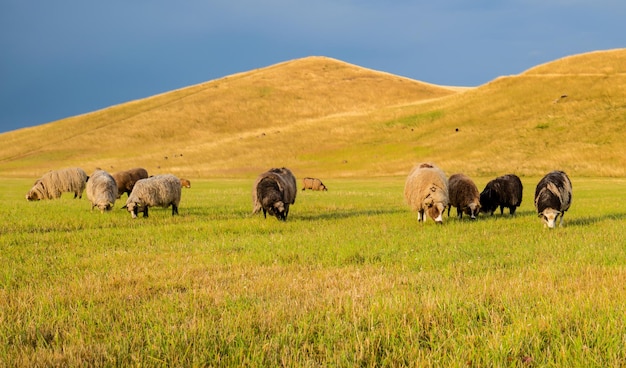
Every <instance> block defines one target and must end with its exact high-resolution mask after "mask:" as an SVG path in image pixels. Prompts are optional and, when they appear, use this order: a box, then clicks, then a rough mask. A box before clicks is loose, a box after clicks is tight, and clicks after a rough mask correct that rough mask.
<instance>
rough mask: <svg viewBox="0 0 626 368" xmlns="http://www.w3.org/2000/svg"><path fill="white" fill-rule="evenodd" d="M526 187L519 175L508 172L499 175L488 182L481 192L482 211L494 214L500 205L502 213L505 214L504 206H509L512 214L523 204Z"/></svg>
mask: <svg viewBox="0 0 626 368" xmlns="http://www.w3.org/2000/svg"><path fill="white" fill-rule="evenodd" d="M523 190H524V187H523V185H522V181H521V180H520V178H519V177H518V176H517V175H514V174H507V175H502V176H499V177H497V178H495V179H493V180H491V181H490V182H488V183H487V185H486V186H485V189H483V191H482V192H481V193H480V207H481V208H480V211H481V212H484V213H489V214H490V215H493V213H494V212H495V210H496V209H497V208H498V206H499V207H500V214H501V215H503V214H504V208H505V207H508V208H509V213H510V214H511V215H514V214H515V210H516V209H517V207H519V206H520V205H521V204H522V191H523Z"/></svg>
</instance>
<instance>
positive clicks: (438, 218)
mask: <svg viewBox="0 0 626 368" xmlns="http://www.w3.org/2000/svg"><path fill="white" fill-rule="evenodd" d="M522 190H523V186H522V181H521V180H520V178H519V177H517V176H516V175H514V174H507V175H503V176H499V177H497V178H495V179H493V180H491V181H489V182H488V183H487V185H486V186H485V189H484V190H483V191H482V192H481V193H480V194H479V192H478V188H477V187H476V184H474V182H473V181H472V180H471V179H470V178H469V177H468V176H467V175H464V174H454V175H452V176H450V178H447V177H446V175H445V174H444V172H443V171H442V170H441V169H440V168H438V167H437V166H435V165H434V164H432V163H421V164H418V165H417V166H415V167H414V168H413V170H411V172H410V173H409V176H408V178H407V180H406V183H405V185H404V198H405V199H406V201H407V203H408V204H409V206H410V207H411V209H412V210H413V211H417V221H419V222H421V221H425V220H426V215H428V216H429V217H430V218H432V219H433V220H434V221H435V222H436V223H439V224H441V223H443V213H444V210H445V209H446V208H447V209H448V216H449V215H450V209H451V208H452V207H456V209H457V216H458V217H459V218H461V217H462V216H463V213H465V214H467V215H469V216H470V217H471V218H472V219H475V218H476V216H478V213H479V212H484V213H488V214H490V215H493V213H494V212H495V210H496V209H497V208H498V207H499V208H500V213H501V214H503V213H504V209H505V208H508V209H509V212H510V214H511V215H513V214H515V210H516V209H517V207H519V206H520V204H521V203H522ZM534 202H535V208H536V209H537V214H538V215H539V217H540V218H541V219H542V221H543V222H544V224H545V226H547V227H549V228H554V227H555V225H556V223H557V220H558V219H559V217H560V219H561V220H560V223H559V225H562V224H563V215H565V212H566V211H567V210H569V207H570V205H571V203H572V183H571V181H570V179H569V177H568V176H567V174H566V173H564V172H563V171H551V172H550V173H548V174H546V175H545V176H544V177H543V178H542V179H541V180H540V181H539V183H538V184H537V187H536V188H535V201H534Z"/></svg>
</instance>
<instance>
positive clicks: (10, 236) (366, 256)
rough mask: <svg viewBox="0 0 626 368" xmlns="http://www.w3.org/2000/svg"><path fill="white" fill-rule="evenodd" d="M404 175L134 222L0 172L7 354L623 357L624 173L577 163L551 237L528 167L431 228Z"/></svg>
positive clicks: (206, 359) (411, 361)
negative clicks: (44, 197) (567, 204)
mask: <svg viewBox="0 0 626 368" xmlns="http://www.w3.org/2000/svg"><path fill="white" fill-rule="evenodd" d="M296 175H297V172H296ZM404 179H405V177H404V176H390V177H380V178H368V179H358V178H337V179H334V180H333V179H327V180H324V182H325V184H326V185H327V186H328V187H329V191H328V192H310V191H306V192H299V193H298V197H297V199H296V204H295V205H293V207H292V209H291V212H290V214H289V218H288V220H287V222H285V223H283V222H279V221H277V220H276V219H275V218H268V219H263V216H262V215H258V216H250V212H251V195H250V190H251V185H252V181H253V180H248V179H242V178H239V179H216V180H208V179H205V180H195V181H192V188H191V189H186V188H184V189H183V199H182V201H181V205H180V215H179V216H175V217H172V216H171V210H170V209H154V210H151V211H150V217H149V218H141V217H140V218H138V219H136V220H132V219H131V217H130V215H129V214H128V213H127V212H125V211H124V210H121V209H120V207H121V206H122V205H123V203H124V201H125V198H126V196H125V195H124V196H123V197H122V200H120V201H118V202H117V203H116V209H115V210H114V211H112V212H109V213H104V214H101V213H100V212H98V211H93V212H92V211H90V205H89V203H88V201H87V199H86V198H83V199H80V200H78V199H76V200H74V199H72V198H71V195H70V194H64V196H63V197H62V198H61V199H58V200H51V201H40V202H32V203H31V202H27V201H26V200H25V199H24V195H25V193H26V192H27V190H28V189H29V188H30V185H31V184H32V180H31V179H18V178H15V179H13V178H8V179H3V180H1V181H0V216H1V218H2V219H3V221H2V223H1V224H0V260H1V264H2V267H1V268H0V367H4V366H6V367H13V366H148V367H150V366H189V367H192V366H289V367H291V366H304V367H314V366H342V367H353V366H367V367H374V366H390V367H396V366H458V367H461V366H463V367H466V366H477V367H478V366H524V367H526V366H560V367H562V366H568V367H571V366H579V367H594V366H595V367H607V366H623V365H624V362H625V361H626V332H625V331H626V303H625V302H624V301H625V300H626V283H625V282H624V280H626V267H625V264H624V259H625V258H626V247H625V246H626V233H625V232H624V220H625V218H626V203H625V202H624V192H625V191H626V180H624V179H619V178H584V177H576V176H572V182H573V187H574V199H573V204H572V207H571V209H570V211H569V212H568V213H567V214H566V216H565V221H564V226H563V227H561V228H557V229H555V230H552V231H549V230H548V229H546V228H544V227H543V225H542V224H541V222H540V220H539V218H538V217H537V216H536V215H535V213H534V208H533V204H532V196H533V194H534V187H535V185H536V183H537V181H538V179H539V178H537V177H522V181H523V184H524V201H523V203H522V206H521V207H520V208H519V209H518V213H517V214H516V216H514V217H511V216H509V215H508V214H507V212H508V211H505V215H504V216H500V215H499V212H496V215H495V216H493V217H488V216H484V215H481V216H480V218H479V219H478V220H477V221H470V220H469V219H466V218H464V219H462V220H458V219H456V218H455V217H454V214H455V210H454V209H453V210H452V212H451V214H452V217H451V218H449V219H448V218H447V217H446V218H445V219H444V225H443V226H436V225H435V224H434V223H433V222H432V221H428V222H426V223H425V224H418V223H417V220H416V214H415V213H411V212H410V211H409V209H408V207H407V206H406V205H405V204H404V201H403V197H402V190H403V185H404ZM489 179H490V178H488V177H479V178H476V179H475V180H476V182H477V185H478V186H479V188H481V189H482V187H484V185H485V184H486V182H487V181H488V180H489Z"/></svg>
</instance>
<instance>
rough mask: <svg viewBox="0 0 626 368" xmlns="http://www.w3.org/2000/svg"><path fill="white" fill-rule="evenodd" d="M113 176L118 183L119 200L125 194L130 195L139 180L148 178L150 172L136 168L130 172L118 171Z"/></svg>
mask: <svg viewBox="0 0 626 368" xmlns="http://www.w3.org/2000/svg"><path fill="white" fill-rule="evenodd" d="M111 176H113V179H115V183H117V198H118V199H119V198H120V197H122V194H124V193H126V195H130V192H132V191H133V187H134V186H135V183H136V182H137V180H140V179H145V178H147V177H148V171H147V170H146V169H144V168H143V167H135V168H133V169H130V170H125V171H118V172H116V173H114V174H112V175H111Z"/></svg>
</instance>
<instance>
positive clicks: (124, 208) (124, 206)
mask: <svg viewBox="0 0 626 368" xmlns="http://www.w3.org/2000/svg"><path fill="white" fill-rule="evenodd" d="M120 209H121V210H127V209H128V206H127V205H123V206H122V207H120Z"/></svg>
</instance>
